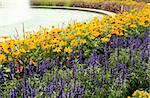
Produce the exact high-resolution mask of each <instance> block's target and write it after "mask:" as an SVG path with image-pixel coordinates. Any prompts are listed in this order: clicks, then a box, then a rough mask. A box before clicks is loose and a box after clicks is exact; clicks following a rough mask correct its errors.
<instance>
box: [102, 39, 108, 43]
mask: <svg viewBox="0 0 150 98" xmlns="http://www.w3.org/2000/svg"><path fill="white" fill-rule="evenodd" d="M109 40H110V39H109V38H101V41H102V42H103V43H107V42H108V41H109Z"/></svg>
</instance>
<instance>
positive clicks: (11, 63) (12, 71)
mask: <svg viewBox="0 0 150 98" xmlns="http://www.w3.org/2000/svg"><path fill="white" fill-rule="evenodd" d="M10 69H11V74H15V64H14V61H11V62H10Z"/></svg>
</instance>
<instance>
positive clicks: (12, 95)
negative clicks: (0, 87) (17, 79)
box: [10, 89, 16, 98]
mask: <svg viewBox="0 0 150 98" xmlns="http://www.w3.org/2000/svg"><path fill="white" fill-rule="evenodd" d="M10 98H16V91H15V89H13V90H11V91H10Z"/></svg>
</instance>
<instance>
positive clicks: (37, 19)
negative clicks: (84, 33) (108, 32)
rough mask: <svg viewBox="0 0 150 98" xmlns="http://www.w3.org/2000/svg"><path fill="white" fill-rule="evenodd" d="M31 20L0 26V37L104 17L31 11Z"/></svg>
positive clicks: (63, 11)
mask: <svg viewBox="0 0 150 98" xmlns="http://www.w3.org/2000/svg"><path fill="white" fill-rule="evenodd" d="M30 11H31V18H30V19H28V20H26V21H24V22H19V23H14V24H12V25H5V26H0V36H3V35H5V36H12V35H14V34H15V33H16V29H17V31H18V32H19V33H20V34H22V33H23V23H24V30H25V31H29V32H33V31H37V30H39V28H40V26H42V27H49V28H50V27H52V26H56V27H60V28H62V27H65V25H67V24H69V23H73V22H74V21H79V22H85V21H89V19H92V18H93V17H95V16H97V17H99V18H102V17H103V16H104V15H103V14H99V13H94V12H87V11H78V10H63V9H31V10H30ZM4 22H5V21H4Z"/></svg>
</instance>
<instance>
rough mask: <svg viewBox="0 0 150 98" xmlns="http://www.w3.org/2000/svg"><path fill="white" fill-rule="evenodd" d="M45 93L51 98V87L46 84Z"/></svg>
mask: <svg viewBox="0 0 150 98" xmlns="http://www.w3.org/2000/svg"><path fill="white" fill-rule="evenodd" d="M46 92H47V94H48V95H49V96H50V98H51V97H52V95H53V85H50V84H48V86H47V87H46Z"/></svg>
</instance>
